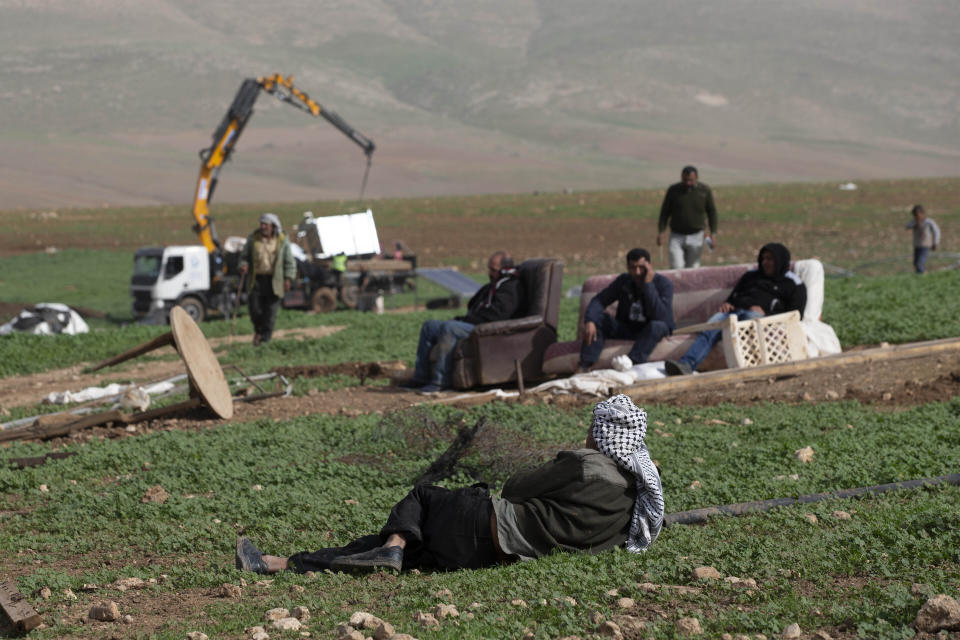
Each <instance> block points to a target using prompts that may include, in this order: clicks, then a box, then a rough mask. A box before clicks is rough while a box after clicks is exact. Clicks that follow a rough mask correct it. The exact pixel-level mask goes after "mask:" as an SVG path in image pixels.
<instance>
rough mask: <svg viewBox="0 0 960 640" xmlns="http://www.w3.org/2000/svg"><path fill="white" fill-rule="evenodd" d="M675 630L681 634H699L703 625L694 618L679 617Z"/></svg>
mask: <svg viewBox="0 0 960 640" xmlns="http://www.w3.org/2000/svg"><path fill="white" fill-rule="evenodd" d="M677 630H678V631H679V632H680V635H682V636H699V635H701V634H702V633H703V627H701V626H700V621H699V620H697V619H696V618H680V619H679V620H678V621H677Z"/></svg>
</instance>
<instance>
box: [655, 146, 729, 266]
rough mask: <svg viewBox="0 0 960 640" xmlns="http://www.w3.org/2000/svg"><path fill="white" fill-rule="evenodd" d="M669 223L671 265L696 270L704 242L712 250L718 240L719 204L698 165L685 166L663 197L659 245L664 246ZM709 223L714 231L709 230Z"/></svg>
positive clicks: (658, 229) (658, 228)
mask: <svg viewBox="0 0 960 640" xmlns="http://www.w3.org/2000/svg"><path fill="white" fill-rule="evenodd" d="M668 222H669V224H670V242H669V245H668V249H669V254H670V268H671V269H696V268H697V267H699V266H700V256H701V255H703V245H704V242H706V244H707V246H708V247H710V248H711V250H712V249H713V248H714V247H715V246H716V242H717V240H716V235H717V207H716V206H715V205H714V204H713V192H712V191H710V187H708V186H707V185H705V184H704V183H702V182H700V180H699V174H698V173H697V168H696V167H693V166H689V165H688V166H686V167H684V168H683V170H682V171H681V172H680V182H677V183H675V184H672V185H670V188H669V189H667V194H666V195H665V196H664V197H663V205H661V207H660V220H659V221H658V222H657V246H658V247H659V246H662V245H663V232H664V231H665V230H666V228H667V223H668ZM707 223H709V225H710V233H705V229H706V225H707Z"/></svg>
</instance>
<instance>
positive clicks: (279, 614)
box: [263, 607, 290, 622]
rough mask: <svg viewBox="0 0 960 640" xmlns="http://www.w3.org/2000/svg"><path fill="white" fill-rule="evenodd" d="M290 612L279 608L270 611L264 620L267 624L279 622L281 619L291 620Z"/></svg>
mask: <svg viewBox="0 0 960 640" xmlns="http://www.w3.org/2000/svg"><path fill="white" fill-rule="evenodd" d="M289 617H290V610H289V609H285V608H283V607H277V608H276V609H270V610H269V611H267V612H265V613H264V614H263V619H264V620H266V621H267V622H272V621H274V620H279V619H280V618H289Z"/></svg>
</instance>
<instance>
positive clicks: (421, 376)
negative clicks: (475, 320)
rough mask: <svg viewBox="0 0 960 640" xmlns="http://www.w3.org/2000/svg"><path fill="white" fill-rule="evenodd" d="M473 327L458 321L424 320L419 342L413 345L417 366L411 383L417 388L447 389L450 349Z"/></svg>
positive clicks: (450, 364) (451, 365) (448, 383)
mask: <svg viewBox="0 0 960 640" xmlns="http://www.w3.org/2000/svg"><path fill="white" fill-rule="evenodd" d="M471 331H473V325H472V324H470V323H469V322H461V321H460V320H427V321H426V322H424V323H423V326H421V327H420V342H419V343H418V344H417V364H416V366H415V368H414V370H413V380H412V381H413V382H414V383H417V384H420V385H426V384H430V385H436V386H437V387H440V388H441V389H446V388H448V387H449V386H450V373H451V370H452V369H453V348H454V347H455V346H457V341H458V340H461V339H462V338H466V337H467V336H469V335H470V332H471Z"/></svg>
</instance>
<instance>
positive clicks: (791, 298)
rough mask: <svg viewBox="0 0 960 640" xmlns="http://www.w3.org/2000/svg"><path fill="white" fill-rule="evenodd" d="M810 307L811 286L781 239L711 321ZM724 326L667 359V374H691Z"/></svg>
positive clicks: (766, 251) (701, 335)
mask: <svg viewBox="0 0 960 640" xmlns="http://www.w3.org/2000/svg"><path fill="white" fill-rule="evenodd" d="M805 306H807V287H806V285H805V284H803V280H801V279H800V276H798V275H797V274H796V273H794V272H793V271H790V251H789V250H788V249H787V248H786V247H785V246H783V245H782V244H780V243H779V242H771V243H769V244H765V245H763V248H762V249H760V254H759V255H758V256H757V268H756V269H751V270H750V271H747V272H746V273H745V274H743V277H741V278H740V280H739V281H738V282H737V286H735V287H734V288H733V291H732V292H731V293H730V296H729V297H728V298H727V300H726V301H725V302H723V303H722V304H721V305H720V310H719V311H718V312H717V313H715V314H713V315H712V316H710V319H709V320H707V322H720V321H721V320H723V319H724V318H726V317H727V316H731V315H735V316H737V320H750V319H752V318H760V317H762V316H767V315H773V314H776V313H786V312H787V311H794V310H796V311H799V312H800V317H801V318H802V317H803V308H804V307H805ZM722 333H723V332H722V331H721V330H720V329H711V330H709V331H701V332H700V333H699V334H697V339H696V341H695V342H694V343H693V344H692V345H691V346H690V348H689V349H687V352H686V353H685V354H683V357H682V358H680V359H679V360H667V361H666V364H665V367H664V368H665V369H666V372H667V375H670V376H676V375H687V374H690V373H693V372H694V371H696V369H697V367H698V366H700V363H701V362H703V361H704V359H705V358H706V357H707V355H708V354H709V353H710V350H711V349H713V346H714V345H715V344H717V342H719V340H720V337H721V335H722Z"/></svg>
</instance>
